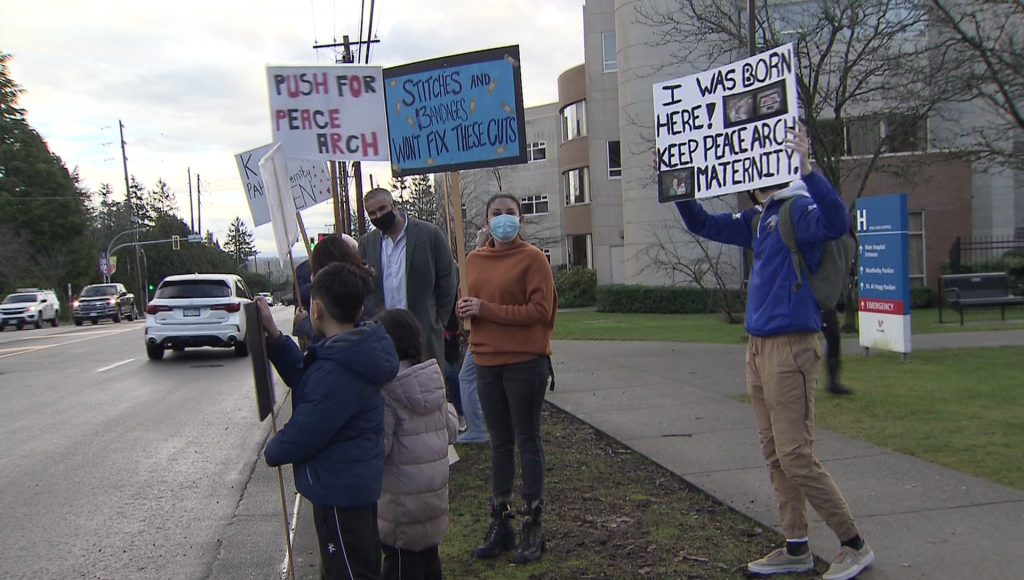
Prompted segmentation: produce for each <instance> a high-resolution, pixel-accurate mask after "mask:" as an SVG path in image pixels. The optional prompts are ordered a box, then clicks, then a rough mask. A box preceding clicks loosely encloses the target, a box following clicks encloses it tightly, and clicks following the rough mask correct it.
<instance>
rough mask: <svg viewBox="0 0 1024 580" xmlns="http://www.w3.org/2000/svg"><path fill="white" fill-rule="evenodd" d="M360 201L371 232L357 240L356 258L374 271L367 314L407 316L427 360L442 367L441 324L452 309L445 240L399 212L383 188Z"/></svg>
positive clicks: (431, 228)
mask: <svg viewBox="0 0 1024 580" xmlns="http://www.w3.org/2000/svg"><path fill="white" fill-rule="evenodd" d="M363 202H364V204H365V207H366V216H367V217H369V218H370V223H372V224H373V227H374V229H373V230H372V231H370V232H368V233H366V234H365V235H363V236H362V237H360V238H359V254H360V255H361V256H362V258H363V260H365V261H366V262H367V263H368V264H369V265H370V267H372V268H373V269H374V272H375V276H374V291H373V299H372V300H371V301H370V302H369V303H368V304H367V309H368V310H370V312H367V315H368V316H375V315H377V314H380V313H381V312H383V311H384V310H385V309H391V308H401V309H404V310H408V311H409V312H412V313H413V315H414V316H415V317H416V320H417V321H418V322H419V323H420V329H421V330H422V331H423V346H424V349H425V350H426V354H427V356H428V357H429V358H432V359H434V360H436V361H438V363H439V364H443V361H444V325H445V321H447V320H448V316H449V314H451V312H452V306H454V305H455V268H454V267H453V266H452V251H451V248H450V247H449V245H448V239H447V238H445V237H444V233H442V232H441V230H440V229H439V228H438V227H437V226H435V225H433V224H429V223H427V222H423V221H420V220H418V219H416V218H414V217H412V216H410V215H408V214H407V213H404V212H399V211H398V210H397V209H396V208H395V201H394V199H393V198H392V196H391V192H390V191H388V190H386V189H383V188H380V187H378V188H376V189H371V190H370V191H369V192H368V193H367V194H366V195H365V196H363Z"/></svg>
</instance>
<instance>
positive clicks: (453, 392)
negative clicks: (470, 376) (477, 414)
mask: <svg viewBox="0 0 1024 580" xmlns="http://www.w3.org/2000/svg"><path fill="white" fill-rule="evenodd" d="M460 368H461V367H460V366H459V363H458V362H454V363H450V362H448V361H444V383H445V387H446V388H447V389H448V402H449V403H451V404H452V406H453V407H455V412H456V413H458V414H459V415H460V416H461V415H465V413H463V412H462V389H461V388H460V386H459V369H460Z"/></svg>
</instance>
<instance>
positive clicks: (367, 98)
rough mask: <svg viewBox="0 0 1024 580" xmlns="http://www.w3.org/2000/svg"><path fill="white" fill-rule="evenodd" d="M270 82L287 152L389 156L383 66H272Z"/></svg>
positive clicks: (273, 119) (273, 114)
mask: <svg viewBox="0 0 1024 580" xmlns="http://www.w3.org/2000/svg"><path fill="white" fill-rule="evenodd" d="M267 88H268V90H269V93H270V126H271V129H272V131H273V135H274V143H281V144H282V146H283V147H284V150H285V151H286V152H287V154H288V157H297V158H302V159H320V160H323V161H330V160H342V161H389V160H390V148H389V146H388V129H387V115H386V114H385V110H384V106H385V105H384V80H383V73H382V72H381V68H380V67H379V66H368V65H324V66H268V67H267ZM421 89H422V90H425V91H429V90H432V89H431V87H421Z"/></svg>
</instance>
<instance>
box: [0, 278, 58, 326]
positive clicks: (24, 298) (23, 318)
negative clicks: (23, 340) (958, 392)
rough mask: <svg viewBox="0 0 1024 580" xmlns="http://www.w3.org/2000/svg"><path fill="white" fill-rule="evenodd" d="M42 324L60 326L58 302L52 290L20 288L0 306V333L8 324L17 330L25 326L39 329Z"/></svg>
mask: <svg viewBox="0 0 1024 580" xmlns="http://www.w3.org/2000/svg"><path fill="white" fill-rule="evenodd" d="M44 322H49V323H50V326H57V325H58V324H60V301H59V300H57V294H56V293H54V291H53V290H39V289H38V288H20V289H18V291H17V292H15V293H14V294H9V295H8V296H7V298H4V301H3V304H0V331H3V329H4V327H5V326H7V325H8V324H13V325H14V326H15V328H17V329H18V330H21V329H22V328H24V327H25V325H26V324H31V325H33V326H35V327H36V328H41V327H42V326H43V323H44Z"/></svg>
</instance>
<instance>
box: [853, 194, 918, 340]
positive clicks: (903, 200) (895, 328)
mask: <svg viewBox="0 0 1024 580" xmlns="http://www.w3.org/2000/svg"><path fill="white" fill-rule="evenodd" d="M907 222H908V220H907V194H905V193H897V194H893V195H883V196H878V197H866V198H862V199H858V200H857V244H858V251H859V255H858V260H857V290H858V304H857V306H858V310H859V319H860V343H861V346H864V347H874V348H883V349H886V350H893V351H896V352H902V353H907V352H910V252H909V235H908V232H907V229H908V223H907Z"/></svg>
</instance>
